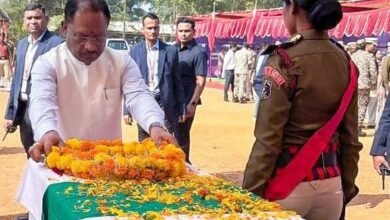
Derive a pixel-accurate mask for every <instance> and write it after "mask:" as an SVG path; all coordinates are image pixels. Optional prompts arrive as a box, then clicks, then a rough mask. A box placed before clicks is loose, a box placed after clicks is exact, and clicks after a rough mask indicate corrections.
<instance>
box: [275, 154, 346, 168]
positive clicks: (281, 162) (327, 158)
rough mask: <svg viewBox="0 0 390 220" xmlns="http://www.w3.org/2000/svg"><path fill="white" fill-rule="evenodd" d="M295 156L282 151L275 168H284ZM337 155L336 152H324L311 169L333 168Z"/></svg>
mask: <svg viewBox="0 0 390 220" xmlns="http://www.w3.org/2000/svg"><path fill="white" fill-rule="evenodd" d="M294 156H295V155H293V154H291V153H289V152H287V151H282V153H281V154H280V156H279V159H278V161H277V163H276V167H278V168H283V167H286V166H287V164H288V163H289V162H290V161H291V160H292V159H293V158H294ZM337 165H338V163H337V153H336V152H326V153H322V154H321V155H320V158H318V160H317V162H316V163H315V164H314V167H313V168H316V167H318V168H321V167H334V166H337Z"/></svg>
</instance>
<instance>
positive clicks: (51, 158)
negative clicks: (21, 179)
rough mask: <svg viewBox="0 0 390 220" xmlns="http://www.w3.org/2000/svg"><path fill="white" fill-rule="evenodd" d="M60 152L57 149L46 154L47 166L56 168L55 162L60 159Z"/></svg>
mask: <svg viewBox="0 0 390 220" xmlns="http://www.w3.org/2000/svg"><path fill="white" fill-rule="evenodd" d="M60 157H61V156H60V153H59V152H58V151H52V152H50V154H49V155H48V156H47V159H46V163H47V166H48V167H49V168H56V165H57V162H58V161H59V160H60Z"/></svg>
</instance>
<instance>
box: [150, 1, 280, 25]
mask: <svg viewBox="0 0 390 220" xmlns="http://www.w3.org/2000/svg"><path fill="white" fill-rule="evenodd" d="M214 1H215V11H216V12H230V11H245V10H253V9H254V8H255V4H256V0H152V1H151V5H152V11H153V12H155V13H156V14H158V15H159V17H160V19H161V20H162V21H163V22H164V23H171V22H174V21H175V20H176V17H178V16H186V15H201V14H210V13H212V12H213V10H214ZM281 6H282V3H281V1H280V0H257V7H256V8H257V9H259V8H274V7H281Z"/></svg>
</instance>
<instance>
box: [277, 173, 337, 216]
mask: <svg viewBox="0 0 390 220" xmlns="http://www.w3.org/2000/svg"><path fill="white" fill-rule="evenodd" d="M343 197H344V194H343V190H342V185H341V178H340V177H334V178H329V179H324V180H314V181H309V182H301V183H300V184H298V186H297V187H296V188H295V189H294V190H293V191H292V193H291V194H290V195H289V196H288V197H287V198H286V199H283V200H277V201H275V202H277V203H279V204H280V205H281V206H282V207H283V209H286V210H292V211H295V212H297V213H298V214H299V215H300V216H302V218H304V219H307V220H338V219H339V218H340V216H341V211H342V207H343Z"/></svg>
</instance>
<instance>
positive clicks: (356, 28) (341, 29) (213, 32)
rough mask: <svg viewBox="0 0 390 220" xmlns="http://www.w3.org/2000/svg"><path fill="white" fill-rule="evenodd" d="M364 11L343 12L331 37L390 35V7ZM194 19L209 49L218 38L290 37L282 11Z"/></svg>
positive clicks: (248, 40) (251, 39) (197, 32)
mask: <svg viewBox="0 0 390 220" xmlns="http://www.w3.org/2000/svg"><path fill="white" fill-rule="evenodd" d="M379 1H381V3H382V4H384V2H385V1H384V0H371V1H368V2H371V3H373V2H377V3H378V4H379ZM386 2H388V0H386ZM365 3H366V2H365ZM351 4H352V3H351ZM360 6H362V5H360ZM363 6H364V7H366V6H365V5H363ZM382 6H386V5H382ZM348 7H349V9H348V10H351V8H353V7H355V6H353V5H349V6H348ZM364 7H363V8H364ZM363 8H362V7H360V8H359V10H360V11H357V12H344V16H343V19H342V21H341V22H340V23H339V24H338V25H337V27H336V28H334V29H333V30H330V31H329V33H330V35H331V36H334V37H335V38H338V39H340V38H342V37H343V36H355V37H360V36H370V35H375V36H378V35H381V34H382V33H386V32H387V33H389V32H390V6H389V7H386V8H381V9H372V10H367V8H364V9H363ZM227 14H228V15H227ZM246 14H248V13H246ZM253 14H254V15H253ZM195 19H196V29H197V31H196V36H195V37H196V38H199V37H204V36H207V38H208V40H209V47H210V49H212V48H213V46H214V41H215V38H244V37H245V36H246V37H247V42H248V43H253V41H254V38H255V37H261V38H264V37H273V38H280V37H288V35H289V34H288V32H287V29H286V28H285V26H284V22H283V17H282V12H281V9H272V10H259V11H256V12H255V13H251V14H250V15H249V16H248V15H247V16H245V13H241V14H237V15H236V16H235V17H234V15H232V14H229V13H224V14H217V15H216V16H215V18H214V19H213V18H211V17H205V16H198V17H195Z"/></svg>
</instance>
